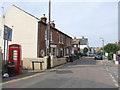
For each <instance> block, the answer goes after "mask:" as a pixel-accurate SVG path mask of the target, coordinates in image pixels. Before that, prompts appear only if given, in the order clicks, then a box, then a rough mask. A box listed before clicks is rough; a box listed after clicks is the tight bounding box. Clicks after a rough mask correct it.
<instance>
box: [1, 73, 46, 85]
mask: <svg viewBox="0 0 120 90" xmlns="http://www.w3.org/2000/svg"><path fill="white" fill-rule="evenodd" d="M42 74H44V73H38V74H35V75H31V76H27V77H23V78H20V79H15V80H11V81H7V82H4V83H0V85H4V84H8V83H13V82H16V81H20V80H25V79H28V78H31V77H35V76H38V75H42Z"/></svg>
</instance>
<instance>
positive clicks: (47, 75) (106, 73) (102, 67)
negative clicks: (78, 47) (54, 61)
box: [2, 57, 118, 88]
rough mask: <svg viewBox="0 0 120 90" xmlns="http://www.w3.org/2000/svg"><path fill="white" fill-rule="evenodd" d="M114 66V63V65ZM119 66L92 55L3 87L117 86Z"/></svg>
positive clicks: (5, 84)
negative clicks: (94, 57)
mask: <svg viewBox="0 0 120 90" xmlns="http://www.w3.org/2000/svg"><path fill="white" fill-rule="evenodd" d="M113 66H114V65H113ZM117 69H118V68H117V66H115V67H113V68H112V65H111V66H110V65H109V62H108V61H104V60H94V59H93V58H92V57H87V58H83V59H82V60H76V61H74V62H72V63H69V64H66V65H64V66H62V67H59V68H56V69H52V70H50V71H46V72H43V73H38V74H36V75H32V76H31V77H25V78H22V79H18V80H13V81H11V82H7V83H4V84H3V85H2V87H3V88H117V87H118V81H117V80H118V72H117ZM113 71H114V72H115V73H113Z"/></svg>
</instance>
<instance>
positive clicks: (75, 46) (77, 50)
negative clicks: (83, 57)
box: [72, 37, 80, 54]
mask: <svg viewBox="0 0 120 90" xmlns="http://www.w3.org/2000/svg"><path fill="white" fill-rule="evenodd" d="M72 45H73V47H74V53H75V54H76V53H79V51H80V48H79V46H80V45H79V39H76V37H74V39H73V42H72Z"/></svg>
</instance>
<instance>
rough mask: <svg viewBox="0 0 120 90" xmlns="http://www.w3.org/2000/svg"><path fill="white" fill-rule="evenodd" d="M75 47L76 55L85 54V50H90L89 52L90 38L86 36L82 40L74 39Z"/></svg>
mask: <svg viewBox="0 0 120 90" xmlns="http://www.w3.org/2000/svg"><path fill="white" fill-rule="evenodd" d="M73 47H74V52H75V53H79V52H81V53H83V50H84V48H88V50H89V45H88V38H85V37H84V36H82V37H80V38H78V39H77V38H76V37H75V38H74V39H73Z"/></svg>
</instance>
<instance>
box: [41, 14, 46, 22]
mask: <svg viewBox="0 0 120 90" xmlns="http://www.w3.org/2000/svg"><path fill="white" fill-rule="evenodd" d="M41 21H42V22H44V23H46V22H47V18H46V17H45V14H43V17H41Z"/></svg>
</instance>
